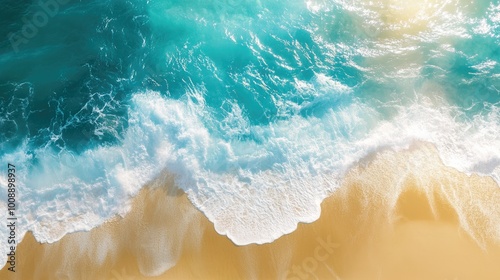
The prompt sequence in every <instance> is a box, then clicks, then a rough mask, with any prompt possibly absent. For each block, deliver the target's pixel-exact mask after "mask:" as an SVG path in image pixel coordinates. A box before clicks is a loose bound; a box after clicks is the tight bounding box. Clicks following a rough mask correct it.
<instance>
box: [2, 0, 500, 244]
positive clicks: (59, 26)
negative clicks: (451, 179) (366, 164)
mask: <svg viewBox="0 0 500 280" xmlns="http://www.w3.org/2000/svg"><path fill="white" fill-rule="evenodd" d="M4 2H5V3H4V7H5V8H4V9H2V10H1V11H0V25H1V27H2V28H1V29H0V38H3V39H1V40H0V159H1V162H8V161H9V162H12V163H16V164H17V165H18V166H20V167H19V169H20V180H19V183H20V188H19V192H20V194H19V195H20V197H21V199H22V201H23V204H22V206H21V209H20V211H21V212H22V213H24V215H23V216H24V217H25V218H24V219H25V220H24V221H23V223H22V230H24V231H26V230H33V231H34V232H35V236H36V237H37V238H39V239H40V240H45V241H54V240H56V239H58V238H60V237H61V236H62V235H64V234H65V233H66V232H71V231H75V230H88V229H90V228H92V227H94V226H96V225H98V224H100V223H102V222H103V221H104V220H106V219H108V218H109V217H111V216H112V215H114V214H116V213H124V212H125V211H126V209H125V208H123V205H124V202H125V201H127V200H128V198H129V197H130V196H131V195H133V194H135V193H136V192H137V191H138V190H139V189H140V188H141V187H142V186H143V185H144V184H145V183H147V182H148V181H150V180H153V179H154V178H156V177H157V176H158V174H160V172H162V171H165V172H167V173H170V174H173V175H175V176H176V183H177V184H178V185H179V186H180V187H181V188H183V189H184V190H185V191H186V192H187V193H188V195H189V197H190V199H191V200H192V201H193V203H194V204H195V205H196V206H197V207H198V208H200V209H201V210H202V211H203V212H204V213H205V214H206V215H207V216H208V217H209V219H210V220H211V221H212V222H214V223H215V226H216V229H217V230H218V231H219V232H220V233H222V234H226V235H228V236H229V237H230V238H231V239H232V240H233V241H235V242H236V243H239V244H247V243H254V242H258V243H262V242H269V241H272V240H273V239H275V238H277V237H279V236H281V235H282V234H284V233H288V232H290V231H292V230H294V228H295V226H296V224H297V223H298V222H301V221H302V222H311V221H313V220H315V219H316V218H317V217H318V215H319V203H320V202H321V200H322V199H323V198H324V197H325V196H327V195H328V193H330V192H331V191H333V190H334V189H335V188H336V187H337V186H338V182H339V181H340V180H341V178H342V176H343V174H344V173H345V172H346V170H348V169H349V168H350V167H351V166H353V165H354V164H356V163H357V162H358V161H359V160H361V159H362V158H364V157H366V156H368V155H369V154H371V153H373V152H376V151H377V150H379V149H382V148H393V149H401V148H405V147H408V146H409V145H411V144H412V143H414V142H416V141H427V142H431V143H433V144H434V145H435V146H436V147H437V148H438V151H439V152H440V155H441V157H442V159H443V161H444V162H445V163H446V164H447V165H450V166H453V167H455V168H458V169H459V170H461V171H464V172H468V173H472V172H477V173H480V174H485V175H491V176H493V177H494V178H496V179H497V180H498V178H499V176H500V175H499V174H500V173H499V168H498V166H499V165H500V138H499V133H498V131H499V127H500V116H499V114H500V113H499V109H498V106H499V101H500V65H499V61H500V47H499V46H500V6H499V4H498V2H497V1H485V0H481V1H473V2H470V1H458V0H448V1H444V2H443V1H428V2H426V3H425V4H421V5H414V6H412V5H411V4H408V3H406V2H404V1H372V2H369V1H358V2H357V3H354V4H350V3H348V2H345V1H341V0H331V1H298V0H289V1H263V0H261V1H246V0H213V1H166V0H150V1H138V0H134V1H113V0H106V1H67V2H64V1H60V2H55V0H52V1H50V0H48V1H41V2H37V1H33V2H29V1H10V0H8V1H4ZM43 6H45V8H44V7H43ZM47 7H49V8H47ZM30 28H31V29H30ZM1 176H3V175H1ZM2 179H4V178H3V177H2ZM4 193H5V192H4ZM2 195H3V194H2ZM82 198H83V199H82ZM96 202H98V203H96ZM0 205H1V204H0ZM2 207H3V206H2ZM55 211H57V212H58V213H60V214H59V215H57V216H56V217H54V216H51V215H48V214H47V213H53V212H55ZM1 212H2V213H5V211H1ZM68 219H71V220H72V222H71V223H68V222H66V221H67V220H68ZM257 221H258V223H257ZM47 223H50V224H52V225H54V228H57V230H55V229H48V228H46V227H44V226H42V225H43V224H47ZM2 233H4V232H3V231H2Z"/></svg>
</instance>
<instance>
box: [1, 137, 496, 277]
mask: <svg viewBox="0 0 500 280" xmlns="http://www.w3.org/2000/svg"><path fill="white" fill-rule="evenodd" d="M160 182H161V183H160ZM499 202H500V189H499V188H498V185H497V184H496V183H495V182H494V181H493V180H492V179H491V178H488V177H481V176H477V175H472V176H467V175H466V174H462V173H459V172H457V171H456V170H454V169H452V168H447V167H445V166H443V164H442V163H441V162H440V160H439V157H438V156H437V153H436V151H435V150H434V148H433V147H432V146H430V145H420V146H419V147H418V148H416V147H414V148H411V149H409V150H405V151H400V152H393V151H385V152H382V153H381V154H379V155H377V156H375V157H373V158H371V159H368V160H366V161H365V162H363V163H360V164H359V165H358V166H356V167H354V168H353V169H352V170H351V171H350V172H349V174H347V176H346V178H345V180H344V183H343V184H342V186H341V187H340V188H339V189H338V190H337V191H335V192H334V193H333V194H332V195H331V196H330V197H328V198H327V199H326V200H325V201H324V202H323V203H322V206H321V207H322V214H321V217H320V219H319V220H317V221H315V222H313V223H311V224H299V225H298V228H297V230H296V231H294V232H293V233H291V234H288V235H285V236H282V237H281V238H279V239H278V240H276V241H274V242H272V243H269V244H263V245H248V246H235V245H234V244H233V243H232V242H231V241H230V240H229V239H228V238H227V237H226V236H221V235H219V234H218V233H217V232H216V231H215V229H214V227H213V225H212V223H211V222H210V221H209V220H208V219H207V218H206V217H205V216H204V215H203V213H201V212H200V211H198V210H197V209H196V208H194V207H193V206H192V205H191V203H190V201H189V199H188V198H187V196H186V195H185V194H184V193H183V192H181V191H179V190H176V189H175V187H174V184H173V180H172V179H171V178H169V176H167V175H165V176H164V177H163V178H159V179H158V180H156V181H155V183H153V184H151V185H150V186H147V187H145V188H143V189H142V191H140V193H139V194H138V195H137V196H136V197H135V198H133V206H132V210H131V212H129V213H128V214H127V215H126V216H125V217H124V218H115V219H113V220H112V221H109V222H107V223H105V224H103V225H101V226H100V227H98V228H95V229H93V230H92V231H90V232H78V233H73V234H69V235H67V236H65V237H64V238H62V239H61V240H60V241H58V242H56V243H53V244H39V243H38V242H37V241H36V240H35V239H34V237H33V236H32V235H31V234H27V235H26V236H25V237H24V239H23V241H22V243H21V244H20V245H19V247H18V251H17V252H16V254H17V255H18V267H17V272H15V273H12V272H9V271H7V270H6V267H4V268H3V270H2V271H1V272H0V278H1V279H116V280H120V279H294V280H296V279H442V280H445V279H449V280H454V279H492V280H493V279H500V266H499V265H498V264H499V263H500V243H499V240H500V239H499V237H500V236H499V234H500V232H499V229H498V225H499V224H500V223H499V222H500V209H499V208H500V203H499Z"/></svg>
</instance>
